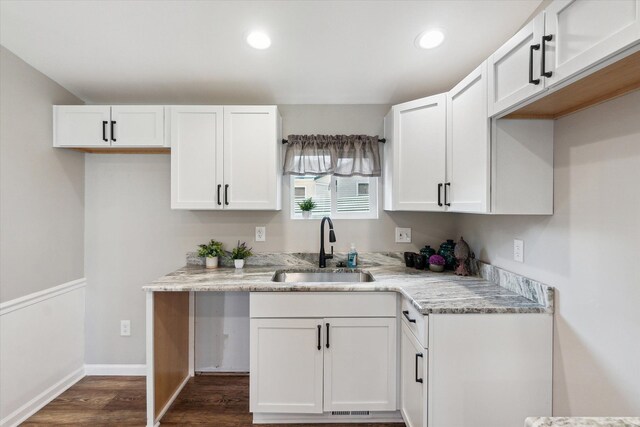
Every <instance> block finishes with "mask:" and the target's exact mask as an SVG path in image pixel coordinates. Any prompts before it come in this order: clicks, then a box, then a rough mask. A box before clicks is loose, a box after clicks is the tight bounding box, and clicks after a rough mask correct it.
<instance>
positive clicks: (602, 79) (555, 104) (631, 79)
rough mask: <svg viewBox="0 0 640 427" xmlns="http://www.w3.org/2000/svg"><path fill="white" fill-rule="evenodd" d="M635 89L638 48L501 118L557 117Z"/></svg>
mask: <svg viewBox="0 0 640 427" xmlns="http://www.w3.org/2000/svg"><path fill="white" fill-rule="evenodd" d="M638 89H640V52H636V53H633V54H631V55H629V56H627V57H625V58H623V59H621V60H619V61H617V62H614V63H613V64H611V65H608V66H606V67H604V68H601V69H600V70H598V71H596V72H594V73H592V74H589V75H588V76H586V77H583V78H581V79H580V80H577V81H576V82H574V83H572V84H570V85H568V86H565V87H563V88H562V89H558V90H557V91H555V92H553V93H550V94H549V95H547V96H545V97H544V98H541V99H539V100H537V101H535V102H532V103H531V104H529V105H525V106H524V107H522V108H520V109H519V110H516V111H514V112H513V113H510V114H508V115H506V116H505V117H504V118H506V119H557V118H560V117H562V116H566V115H568V114H571V113H575V112H576V111H579V110H583V109H585V108H588V107H591V106H592V105H596V104H599V103H601V102H604V101H608V100H610V99H613V98H616V97H618V96H622V95H624V94H626V93H629V92H633V91H635V90H638Z"/></svg>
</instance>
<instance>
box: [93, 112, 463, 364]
mask: <svg viewBox="0 0 640 427" xmlns="http://www.w3.org/2000/svg"><path fill="white" fill-rule="evenodd" d="M280 110H281V114H282V120H283V134H284V135H289V134H292V133H304V134H307V133H332V134H333V133H366V134H370V135H376V134H379V135H382V131H383V129H382V126H383V117H384V114H386V112H387V111H388V106H381V105H358V106H348V105H340V106H337V105H336V106H314V105H300V106H290V105H284V106H281V108H280ZM169 163H170V162H169V156H167V155H99V154H87V157H86V170H85V173H86V182H85V197H86V209H85V222H86V230H85V248H86V250H85V254H86V258H85V259H86V262H85V270H86V276H87V280H88V283H89V286H88V289H87V353H86V354H87V363H144V361H145V358H144V355H145V346H144V343H145V341H144V293H143V292H142V291H141V290H140V287H141V286H142V285H144V284H146V283H148V282H149V281H151V280H153V279H155V278H157V277H159V276H161V275H164V274H166V273H168V272H170V271H172V270H174V269H176V268H179V267H181V266H182V265H184V262H185V260H184V256H185V253H186V252H187V251H191V250H194V249H195V248H196V245H197V244H198V243H202V242H205V241H206V240H208V239H210V238H216V239H218V240H221V241H223V242H224V243H225V244H226V245H227V246H228V247H229V246H231V245H233V244H235V243H236V241H237V240H238V239H240V240H246V241H247V242H248V243H249V244H250V245H251V246H253V248H254V249H255V250H256V251H258V252H268V251H309V252H312V251H317V250H318V248H319V222H318V221H301V220H291V219H290V212H289V208H288V206H289V186H288V181H287V180H285V181H286V184H285V185H284V188H283V192H284V194H283V195H284V197H283V210H282V211H281V212H202V211H173V210H171V209H170V165H169ZM334 223H335V228H336V237H337V239H338V242H337V244H336V250H337V251H347V250H348V249H349V244H350V243H351V242H354V243H356V245H357V248H358V250H360V251H365V250H401V251H402V250H415V249H417V248H418V246H419V245H424V244H425V243H430V244H437V243H439V242H441V241H442V240H444V239H445V238H447V237H451V236H453V234H452V233H451V232H452V231H453V230H454V224H453V223H452V221H451V217H450V216H447V215H445V214H426V213H394V214H387V213H385V212H380V218H379V219H376V220H336V221H334ZM257 225H266V227H267V234H266V236H267V240H266V242H254V241H253V240H254V232H255V230H254V228H255V226H257ZM396 226H401V227H402V226H409V227H412V230H413V236H412V237H413V242H414V244H409V245H407V244H396V243H394V229H395V227H396ZM200 298H201V299H202V298H207V297H205V296H201V297H200ZM211 298H218V299H220V298H225V297H224V296H223V295H217V296H216V295H214V296H212V297H211ZM230 304H231V305H230ZM244 304H245V302H243V300H242V298H231V297H229V299H228V302H227V303H222V302H220V301H219V300H218V301H214V300H210V301H205V300H201V301H200V302H199V306H200V307H203V306H209V307H219V308H218V309H214V308H211V310H214V311H212V312H211V315H216V314H217V315H219V316H220V317H219V318H220V319H224V317H222V315H221V314H223V313H224V312H234V313H242V312H243V311H242V310H243V307H244ZM221 310H224V311H221ZM241 318H242V316H241V315H238V316H237V319H238V321H241ZM121 319H129V320H131V322H132V325H131V327H132V335H131V337H120V336H119V321H120V320H121ZM227 321H228V322H235V320H233V318H229V319H227ZM220 322H222V320H220V321H218V320H214V321H213V322H212V323H211V324H210V325H209V326H207V328H208V329H207V330H206V331H203V330H199V331H198V332H199V334H198V335H199V336H201V337H202V336H207V335H208V336H213V335H214V334H216V333H218V334H220V333H222V332H220V331H224V330H237V329H239V328H240V329H241V328H242V327H241V326H239V325H238V324H236V323H233V324H225V325H222V324H221V323H220ZM207 331H209V332H207ZM216 331H217V332H216ZM246 331H247V333H248V329H247V330H246ZM228 335H229V338H228V339H229V340H234V339H236V338H237V339H239V340H246V339H248V338H247V337H248V336H247V335H246V334H245V335H242V334H235V335H236V337H234V336H233V335H234V334H228ZM242 345H243V344H242V343H238V342H230V341H229V342H227V341H225V348H229V349H230V350H229V351H230V352H231V353H224V354H222V353H220V354H216V355H214V356H212V359H206V360H203V359H201V362H202V364H201V366H209V367H215V366H231V365H230V364H227V363H226V362H225V363H223V362H221V361H222V360H229V361H233V360H234V358H235V357H236V356H237V352H235V351H234V350H233V349H235V348H242ZM237 357H240V356H237Z"/></svg>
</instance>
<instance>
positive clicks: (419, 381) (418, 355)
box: [416, 353, 424, 383]
mask: <svg viewBox="0 0 640 427" xmlns="http://www.w3.org/2000/svg"><path fill="white" fill-rule="evenodd" d="M421 357H424V356H423V355H422V353H416V382H417V383H421V382H423V381H422V378H418V358H421Z"/></svg>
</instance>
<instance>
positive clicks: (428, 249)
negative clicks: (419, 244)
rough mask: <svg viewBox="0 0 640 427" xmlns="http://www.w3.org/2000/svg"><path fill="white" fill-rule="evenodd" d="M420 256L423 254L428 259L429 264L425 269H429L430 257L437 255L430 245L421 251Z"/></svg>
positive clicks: (426, 264) (425, 265) (427, 263)
mask: <svg viewBox="0 0 640 427" xmlns="http://www.w3.org/2000/svg"><path fill="white" fill-rule="evenodd" d="M420 254H422V255H424V256H426V257H427V262H426V263H425V264H424V268H429V257H430V256H431V255H435V254H436V250H435V249H433V248H432V247H431V246H429V245H425V247H424V248H422V249H420Z"/></svg>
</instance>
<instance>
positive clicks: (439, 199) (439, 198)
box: [438, 183, 442, 206]
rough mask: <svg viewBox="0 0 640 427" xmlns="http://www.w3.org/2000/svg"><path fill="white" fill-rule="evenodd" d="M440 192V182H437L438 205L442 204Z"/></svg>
mask: <svg viewBox="0 0 640 427" xmlns="http://www.w3.org/2000/svg"><path fill="white" fill-rule="evenodd" d="M441 193H442V183H440V184H438V206H442V199H441V197H440V194H441Z"/></svg>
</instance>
